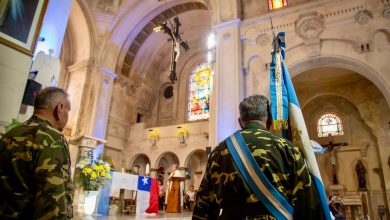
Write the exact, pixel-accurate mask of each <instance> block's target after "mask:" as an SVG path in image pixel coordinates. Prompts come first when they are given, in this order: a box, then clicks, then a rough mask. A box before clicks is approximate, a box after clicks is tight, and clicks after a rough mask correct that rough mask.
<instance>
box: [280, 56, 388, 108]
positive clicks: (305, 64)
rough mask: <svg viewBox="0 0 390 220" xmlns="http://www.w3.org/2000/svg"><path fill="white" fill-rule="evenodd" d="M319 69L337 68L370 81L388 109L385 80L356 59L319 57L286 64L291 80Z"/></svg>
mask: <svg viewBox="0 0 390 220" xmlns="http://www.w3.org/2000/svg"><path fill="white" fill-rule="evenodd" d="M320 67H339V68H343V69H347V70H351V71H354V72H356V73H359V74H360V75H362V76H364V77H365V78H367V79H368V80H370V81H371V82H372V83H373V84H374V85H375V86H376V87H377V88H378V89H379V90H380V91H381V93H382V94H383V96H384V97H385V99H386V101H387V104H388V106H389V107H390V88H388V87H387V85H386V80H385V79H383V77H382V76H381V75H380V74H378V73H377V72H376V71H375V70H374V69H373V68H371V67H370V66H368V65H366V64H365V63H362V62H360V61H358V60H356V59H353V58H350V57H342V56H319V57H311V58H306V59H302V60H300V61H297V62H296V63H291V64H288V69H289V73H290V75H291V78H293V77H294V76H297V75H299V74H301V73H303V72H304V71H307V70H310V69H315V68H320Z"/></svg>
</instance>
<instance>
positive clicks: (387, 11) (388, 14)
mask: <svg viewBox="0 0 390 220" xmlns="http://www.w3.org/2000/svg"><path fill="white" fill-rule="evenodd" d="M382 14H383V17H384V18H386V19H390V4H385V5H384V7H383V12H382Z"/></svg>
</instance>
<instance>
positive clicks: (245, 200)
mask: <svg viewBox="0 0 390 220" xmlns="http://www.w3.org/2000/svg"><path fill="white" fill-rule="evenodd" d="M239 109H240V118H239V122H240V125H241V127H242V129H243V130H242V131H241V134H242V136H243V138H244V140H245V142H246V144H247V147H248V148H249V149H250V151H251V154H252V156H253V157H254V158H255V160H256V162H257V163H258V164H259V166H260V168H261V170H262V171H263V173H264V174H265V176H266V177H267V179H268V180H269V181H270V182H271V184H272V185H273V186H274V187H275V188H276V189H277V190H278V191H279V192H280V193H281V194H282V195H283V196H284V197H285V198H286V199H287V201H288V202H289V203H290V205H292V206H293V208H294V219H297V220H310V219H320V218H321V217H320V216H321V207H320V201H319V199H318V197H317V194H316V192H315V186H314V184H313V183H312V180H311V177H310V174H309V172H308V170H307V167H306V164H305V161H304V159H303V157H302V155H301V153H300V152H299V149H298V147H296V146H294V145H293V143H291V142H290V141H288V140H285V139H283V138H280V137H278V136H275V135H273V134H271V133H270V132H269V131H267V129H266V128H265V122H266V121H267V115H268V111H269V110H268V100H267V98H266V97H265V96H259V95H254V96H250V97H248V98H246V99H244V100H243V101H242V102H241V103H240V108H239ZM221 210H222V212H221ZM220 213H222V214H221V215H220ZM192 219H232V220H239V219H262V220H265V219H267V220H271V219H276V218H275V217H274V216H272V215H271V214H270V212H269V211H268V210H267V209H266V207H265V206H264V205H263V203H262V202H261V201H259V199H258V198H257V196H256V195H255V194H254V193H253V192H252V190H251V189H250V188H249V187H248V186H247V184H246V183H245V180H244V179H243V177H242V176H241V174H240V172H239V170H238V168H237V167H236V165H235V163H234V161H233V159H232V156H231V154H230V152H229V150H228V147H227V145H226V142H225V141H223V142H221V143H220V144H219V145H218V146H217V147H216V148H215V149H214V150H213V152H212V153H211V155H210V158H209V160H208V163H207V166H206V173H205V175H204V177H203V180H202V182H201V185H200V187H199V190H198V193H197V196H196V202H195V209H194V212H193V216H192Z"/></svg>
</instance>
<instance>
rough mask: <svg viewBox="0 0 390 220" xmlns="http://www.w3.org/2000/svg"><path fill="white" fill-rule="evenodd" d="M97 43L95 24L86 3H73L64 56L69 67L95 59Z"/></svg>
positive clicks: (65, 39)
mask: <svg viewBox="0 0 390 220" xmlns="http://www.w3.org/2000/svg"><path fill="white" fill-rule="evenodd" d="M95 42H96V30H95V23H94V20H93V18H92V15H91V14H90V12H89V9H88V6H87V5H86V3H85V2H84V1H80V0H78V1H75V2H74V3H73V6H72V9H71V12H70V16H69V21H68V25H67V28H66V32H65V38H64V46H63V49H65V51H62V56H67V57H66V59H67V60H68V62H69V65H72V64H75V63H78V62H81V61H88V60H89V59H91V58H92V57H93V53H94V48H95Z"/></svg>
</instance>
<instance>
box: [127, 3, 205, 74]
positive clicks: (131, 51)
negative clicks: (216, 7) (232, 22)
mask: <svg viewBox="0 0 390 220" xmlns="http://www.w3.org/2000/svg"><path fill="white" fill-rule="evenodd" d="M205 12H206V13H205ZM174 16H178V17H179V19H180V22H181V27H180V32H182V33H184V35H183V37H182V39H183V40H184V41H187V42H188V43H189V46H190V48H191V49H193V47H191V44H192V43H194V42H197V41H202V40H203V37H204V35H205V34H204V33H205V32H207V31H208V30H209V29H210V26H211V24H210V23H211V22H210V16H209V14H208V11H207V7H206V6H205V5H204V4H202V3H199V2H187V3H184V4H179V5H176V6H173V7H171V8H168V9H165V10H164V11H162V12H161V13H160V14H158V15H157V16H155V17H154V18H153V19H151V20H150V21H149V23H148V24H147V25H145V26H144V28H143V29H142V30H141V31H140V32H139V33H138V34H137V36H136V37H135V39H134V41H133V42H132V43H131V44H130V47H129V48H128V50H127V53H126V56H125V58H124V61H123V64H122V69H121V73H122V74H123V75H125V76H129V75H131V73H133V72H136V73H137V72H139V71H141V72H142V73H143V74H144V73H145V70H144V69H143V67H142V65H141V66H138V65H137V58H138V59H141V60H142V63H145V61H148V62H146V63H148V66H153V67H154V68H156V65H160V66H161V64H165V62H164V61H165V60H166V58H169V59H170V48H171V47H170V43H169V42H167V39H168V35H167V34H164V33H155V32H153V28H154V27H156V26H159V25H160V24H161V23H162V22H165V21H167V20H168V19H171V18H172V17H174ZM168 23H169V22H168ZM168 26H169V25H168ZM183 52H184V51H183ZM152 56H156V58H157V59H155V60H151V59H148V60H145V57H148V58H151V57H152ZM138 64H140V63H138ZM168 65H169V62H168Z"/></svg>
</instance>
